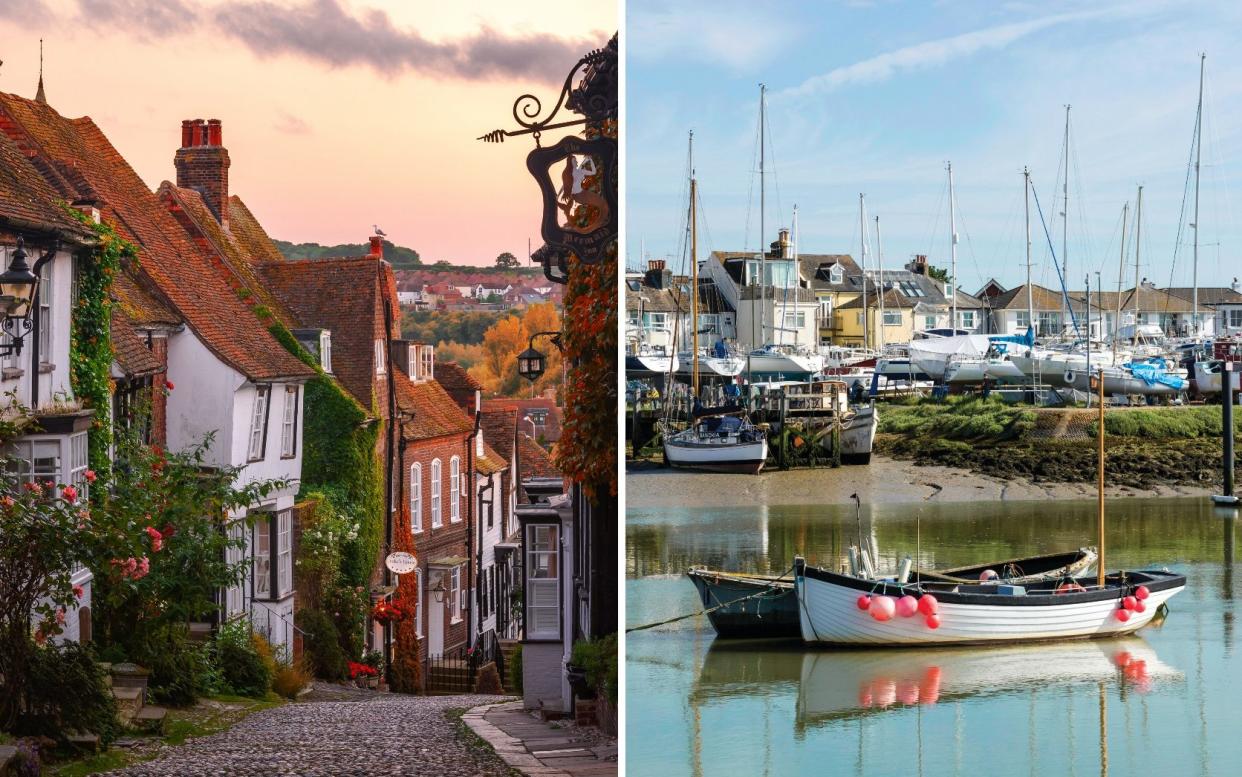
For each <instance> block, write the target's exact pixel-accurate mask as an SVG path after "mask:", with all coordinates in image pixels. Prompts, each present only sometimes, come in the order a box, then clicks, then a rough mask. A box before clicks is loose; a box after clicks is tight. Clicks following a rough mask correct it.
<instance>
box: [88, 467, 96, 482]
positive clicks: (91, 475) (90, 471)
mask: <svg viewBox="0 0 1242 777" xmlns="http://www.w3.org/2000/svg"><path fill="white" fill-rule="evenodd" d="M96 477H97V476H96V475H95V470H93V469H88V470H87V471H86V482H87V483H94V482H95V478H96Z"/></svg>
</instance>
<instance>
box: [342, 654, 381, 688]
mask: <svg viewBox="0 0 1242 777" xmlns="http://www.w3.org/2000/svg"><path fill="white" fill-rule="evenodd" d="M349 679H350V680H353V681H354V685H356V686H358V687H359V688H373V687H377V686H378V685H379V670H378V669H376V668H375V667H373V666H368V665H367V664H362V663H359V662H357V661H350V662H349ZM372 682H374V683H375V685H372Z"/></svg>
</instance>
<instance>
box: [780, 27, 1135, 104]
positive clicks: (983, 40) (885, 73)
mask: <svg viewBox="0 0 1242 777" xmlns="http://www.w3.org/2000/svg"><path fill="white" fill-rule="evenodd" d="M1117 12H1118V11H1117V10H1115V9H1098V10H1092V11H1080V12H1077V13H1064V14H1056V15H1054V16H1045V17H1043V18H1039V19H1031V20H1028V21H1024V22H1013V23H1010V24H1001V25H997V26H994V27H988V28H985V29H982V30H975V31H974V32H967V33H963V34H961V35H954V36H952V37H949V38H940V39H938V40H931V41H926V42H924V43H918V44H915V45H913V46H906V47H905V48H900V49H897V50H895V51H889V52H886V53H884V54H880V55H879V56H875V57H871V58H869V59H864V60H862V61H860V62H855V63H853V64H851V65H844V66H842V67H838V68H834V69H833V70H830V71H828V72H827V73H821V74H819V75H816V76H812V77H810V78H808V79H806V80H805V81H803V82H802V83H801V84H798V85H797V86H795V87H791V88H789V89H785V90H782V91H781V92H779V93H778V96H780V97H809V96H811V95H815V94H822V93H824V92H830V91H833V90H835V89H839V88H841V87H844V86H851V85H854V84H867V83H875V82H877V81H885V80H888V79H889V78H892V77H893V76H895V75H897V74H899V73H901V72H907V71H916V70H926V69H929V68H934V67H939V66H941V65H945V64H947V63H949V62H951V61H953V60H956V59H962V58H964V57H969V56H971V55H973V54H976V53H978V52H980V51H987V50H997V49H1003V48H1005V47H1007V46H1009V45H1010V44H1012V43H1014V42H1015V41H1018V40H1021V39H1022V38H1025V37H1027V36H1028V35H1032V34H1034V33H1037V32H1040V31H1041V30H1046V29H1048V28H1050V27H1055V26H1057V25H1061V24H1067V23H1069V22H1077V21H1083V20H1086V19H1095V18H1099V17H1101V16H1106V15H1111V14H1115V13H1117Z"/></svg>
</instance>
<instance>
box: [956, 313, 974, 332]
mask: <svg viewBox="0 0 1242 777" xmlns="http://www.w3.org/2000/svg"><path fill="white" fill-rule="evenodd" d="M957 317H958V326H959V327H961V328H962V329H974V328H975V311H973V310H959V311H957Z"/></svg>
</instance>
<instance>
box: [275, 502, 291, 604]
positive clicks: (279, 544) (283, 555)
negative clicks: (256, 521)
mask: <svg viewBox="0 0 1242 777" xmlns="http://www.w3.org/2000/svg"><path fill="white" fill-rule="evenodd" d="M276 581H277V586H276V587H277V590H278V593H279V594H280V595H281V596H285V595H286V594H288V593H289V592H290V591H292V590H293V513H292V512H290V511H289V510H282V511H280V512H279V513H277V514H276Z"/></svg>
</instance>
